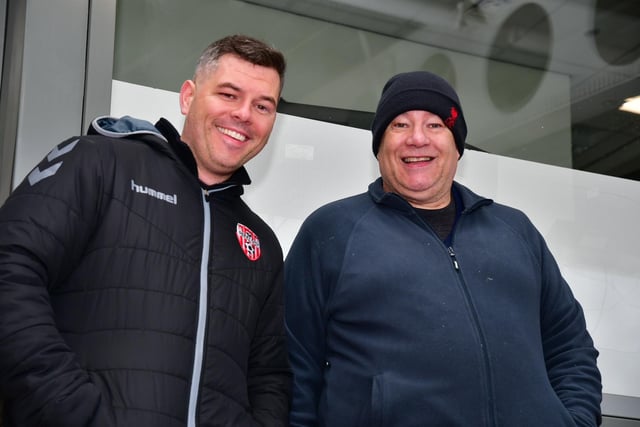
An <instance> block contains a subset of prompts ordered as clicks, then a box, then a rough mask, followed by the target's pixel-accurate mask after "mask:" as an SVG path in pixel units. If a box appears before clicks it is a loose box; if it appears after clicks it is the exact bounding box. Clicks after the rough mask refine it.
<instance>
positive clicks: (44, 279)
mask: <svg viewBox="0 0 640 427" xmlns="http://www.w3.org/2000/svg"><path fill="white" fill-rule="evenodd" d="M94 145H95V144H92V143H89V142H86V141H82V140H80V139H78V138H72V139H69V140H67V141H65V142H63V143H61V144H60V145H58V146H57V147H55V148H54V149H53V150H52V151H51V152H50V153H49V154H48V155H47V157H45V158H44V159H43V160H42V161H41V162H40V163H39V164H38V165H37V166H36V167H35V168H34V169H33V170H32V171H31V173H30V174H29V175H28V176H27V177H26V178H25V179H24V181H23V182H22V183H21V184H20V185H19V186H18V188H16V190H15V191H14V192H13V194H12V195H11V196H10V197H9V198H8V199H7V201H6V202H5V204H4V205H3V206H2V207H1V208H0V395H1V396H3V397H4V399H5V407H4V411H5V414H4V415H5V419H7V420H8V421H9V422H10V423H11V424H12V425H67V426H80V425H82V426H89V425H96V424H100V425H109V424H111V423H109V422H107V418H109V417H107V416H106V415H105V418H103V419H102V420H100V421H98V417H102V416H103V415H98V414H100V413H101V412H102V411H103V410H104V409H103V408H101V400H102V399H103V398H102V396H101V395H100V391H99V390H98V389H97V387H95V386H94V385H93V384H92V383H91V381H90V378H89V375H88V374H87V372H86V371H84V370H83V369H81V367H80V366H79V364H78V361H77V358H76V355H75V354H74V353H73V352H72V351H71V350H70V348H69V347H68V346H67V345H66V343H65V342H64V340H63V339H62V337H61V335H60V333H59V331H58V329H57V328H56V323H55V317H54V313H53V310H52V307H51V303H50V298H49V291H50V290H51V289H53V288H60V287H62V286H64V281H65V278H66V277H67V276H68V275H69V274H70V272H71V271H72V269H73V266H74V264H75V263H76V261H77V260H78V259H79V258H80V257H81V256H82V252H83V248H84V245H85V244H86V242H87V240H88V239H89V237H90V234H91V231H92V227H93V224H94V222H95V221H96V218H97V217H98V206H99V204H100V200H99V199H100V197H101V194H103V189H102V183H101V179H99V176H100V173H101V171H100V164H101V159H100V157H101V156H99V155H97V153H96V148H95V147H94ZM69 309H72V308H69Z"/></svg>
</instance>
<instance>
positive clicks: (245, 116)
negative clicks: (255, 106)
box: [232, 102, 251, 122]
mask: <svg viewBox="0 0 640 427" xmlns="http://www.w3.org/2000/svg"><path fill="white" fill-rule="evenodd" d="M232 115H233V118H234V119H236V120H238V121H241V122H248V121H249V119H250V117H251V103H250V102H241V103H239V104H238V105H236V108H235V109H234V110H233V112H232Z"/></svg>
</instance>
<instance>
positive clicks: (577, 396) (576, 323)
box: [541, 244, 602, 426]
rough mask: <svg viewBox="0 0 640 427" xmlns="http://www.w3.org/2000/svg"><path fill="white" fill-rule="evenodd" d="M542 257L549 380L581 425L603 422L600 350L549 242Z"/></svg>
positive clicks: (543, 331)
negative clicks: (594, 342)
mask: <svg viewBox="0 0 640 427" xmlns="http://www.w3.org/2000/svg"><path fill="white" fill-rule="evenodd" d="M543 245H544V244H543ZM542 260H543V264H542V269H543V276H542V277H543V280H544V284H543V295H542V307H541V331H542V343H543V347H544V353H545V362H546V365H547V372H548V375H549V380H550V382H551V385H552V386H553V388H554V390H555V392H556V394H557V395H558V397H559V398H560V400H561V401H562V403H563V404H564V406H565V407H566V408H567V410H568V411H569V413H570V414H571V416H572V417H573V420H574V421H575V423H576V425H577V426H596V425H600V422H601V411H600V402H601V400H602V384H601V377H600V371H599V370H598V367H597V364H596V359H597V357H598V351H597V350H596V349H595V347H594V345H593V340H592V339H591V336H590V335H589V332H588V331H587V329H586V323H585V318H584V313H583V311H582V308H581V306H580V304H579V303H578V301H576V299H575V298H574V296H573V294H572V292H571V289H570V288H569V285H568V284H567V283H566V281H565V280H564V279H563V278H562V276H561V273H560V271H559V268H558V266H557V264H556V262H555V260H554V259H553V257H552V255H551V253H550V252H549V250H548V249H547V247H546V245H544V246H543V257H542Z"/></svg>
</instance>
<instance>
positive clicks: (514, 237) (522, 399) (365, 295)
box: [285, 72, 602, 427]
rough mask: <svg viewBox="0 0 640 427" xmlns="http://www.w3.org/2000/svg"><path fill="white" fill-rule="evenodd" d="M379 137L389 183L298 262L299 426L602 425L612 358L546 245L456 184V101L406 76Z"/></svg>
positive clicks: (321, 216) (289, 279) (296, 253)
mask: <svg viewBox="0 0 640 427" xmlns="http://www.w3.org/2000/svg"><path fill="white" fill-rule="evenodd" d="M372 133H373V153H374V155H376V157H377V159H378V162H379V167H380V175H381V177H380V178H378V179H377V180H376V181H374V182H373V183H372V184H371V185H370V186H369V189H368V191H367V192H366V193H363V194H360V195H356V196H353V197H349V198H347V199H344V200H339V201H336V202H333V203H330V204H328V205H326V206H324V207H322V208H320V209H318V210H317V211H316V212H314V213H313V214H312V215H310V217H309V218H308V219H307V220H306V221H305V222H304V224H303V225H302V227H301V229H300V231H299V234H298V236H297V237H296V239H295V241H294V243H293V245H292V247H291V249H290V251H289V255H288V257H287V260H286V262H285V307H286V316H285V317H286V324H287V330H288V339H289V341H288V342H289V356H290V360H291V363H292V367H293V370H294V390H293V406H292V412H291V416H290V420H291V421H290V422H291V425H292V426H305V427H311V426H327V427H341V426H344V427H356V426H368V427H370V426H384V427H391V426H398V427H400V426H401V427H412V426H416V427H417V426H420V427H424V426H448V427H449V426H464V427H468V426H474V427H476V426H504V427H513V426H518V427H523V426H536V427H538V426H554V427H559V426H595V425H598V424H599V423H600V420H601V413H600V402H601V390H602V387H601V378H600V372H599V370H598V367H597V365H596V358H597V355H598V352H597V351H596V349H595V348H594V345H593V341H592V339H591V337H590V335H589V333H588V332H587V329H586V325H585V319H584V315H583V311H582V309H581V307H580V304H579V303H578V302H577V301H576V299H575V298H574V296H573V294H572V292H571V290H570V288H569V286H568V285H567V283H566V281H565V280H564V279H563V277H562V276H561V273H560V271H559V269H558V266H557V264H556V261H555V260H554V258H553V256H552V254H551V253H550V251H549V249H548V248H547V245H546V244H545V241H544V239H543V237H542V236H541V234H540V233H539V232H538V230H536V228H535V227H534V226H533V224H532V223H531V222H530V221H529V219H528V218H527V217H526V216H525V214H523V213H522V212H520V211H518V210H516V209H513V208H510V207H507V206H504V205H500V204H498V203H495V202H493V201H492V200H490V199H487V198H484V197H481V196H479V195H477V194H474V193H473V192H472V191H471V190H469V189H468V188H466V187H464V186H462V185H460V184H459V183H457V182H455V181H454V176H455V173H456V168H457V163H458V160H459V158H460V157H461V156H462V153H463V150H464V144H465V138H466V134H467V127H466V123H465V119H464V115H463V112H462V108H461V105H460V101H459V98H458V95H457V94H456V92H455V91H454V89H453V88H452V87H451V86H450V85H449V84H448V83H447V82H446V81H445V80H443V79H442V78H440V77H438V76H436V75H434V74H431V73H428V72H410V73H403V74H399V75H396V76H394V77H392V78H391V79H390V80H389V81H388V82H387V84H386V85H385V86H384V89H383V91H382V96H381V99H380V102H379V104H378V108H377V111H376V115H375V118H374V120H373V124H372Z"/></svg>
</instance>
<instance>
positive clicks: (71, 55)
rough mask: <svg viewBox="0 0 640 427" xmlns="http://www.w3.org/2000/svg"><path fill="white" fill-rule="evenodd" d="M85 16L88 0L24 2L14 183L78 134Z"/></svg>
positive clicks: (82, 91)
mask: <svg viewBox="0 0 640 427" xmlns="http://www.w3.org/2000/svg"><path fill="white" fill-rule="evenodd" d="M18 3H20V2H18ZM88 15H89V1H88V0H84V1H78V0H57V1H55V2H50V1H38V0H27V2H26V16H25V33H24V49H23V61H22V65H23V67H22V76H21V80H20V85H21V92H20V111H19V119H18V129H17V138H16V152H15V168H14V174H13V184H14V186H15V185H17V184H18V183H19V182H20V181H21V180H22V179H23V178H24V176H25V175H26V174H27V173H28V172H29V171H30V170H31V168H33V166H34V159H38V160H39V159H40V158H42V157H43V156H44V155H46V154H47V152H48V151H49V150H50V149H51V148H52V147H53V146H54V145H55V144H57V143H59V142H61V141H62V140H64V139H66V138H68V137H70V136H72V135H78V134H79V133H80V132H81V129H82V111H83V98H84V79H85V52H86V47H87V25H88Z"/></svg>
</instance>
